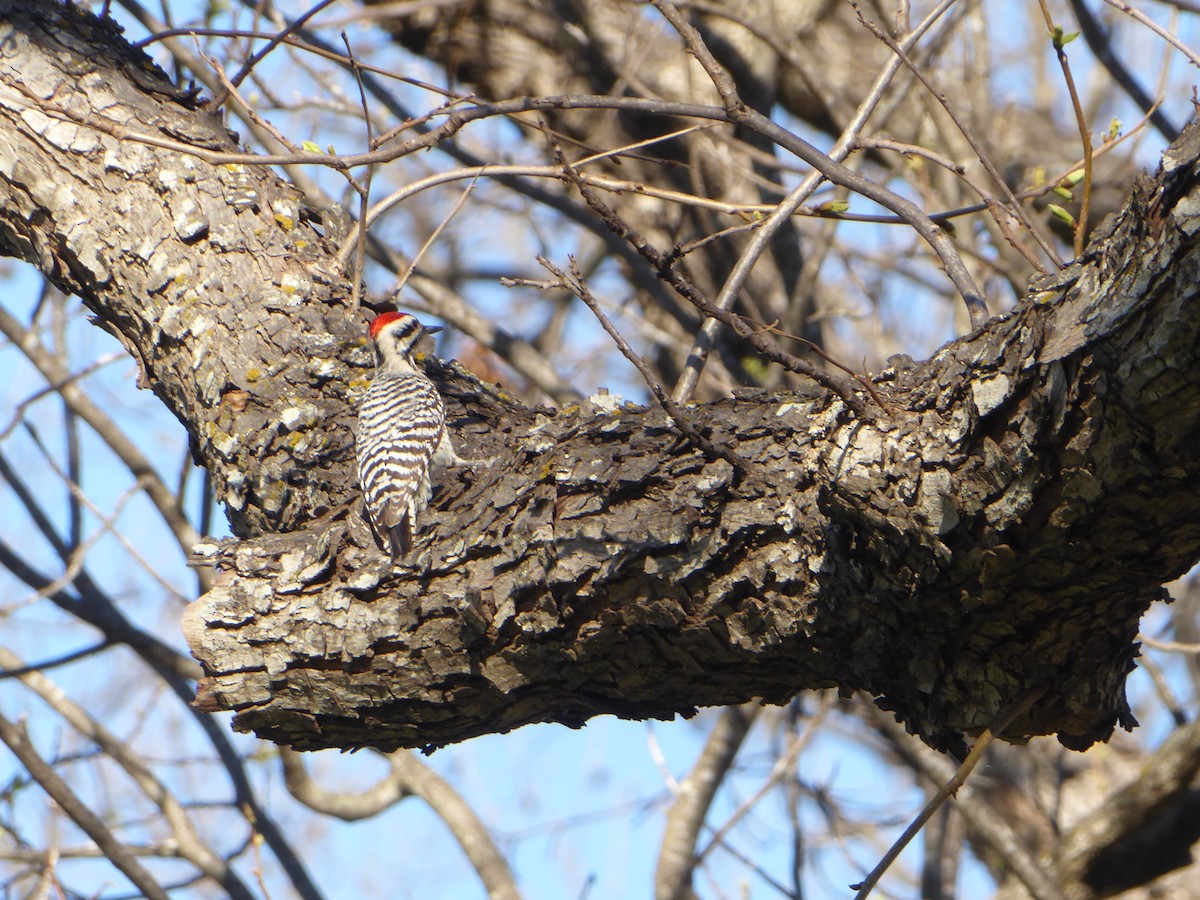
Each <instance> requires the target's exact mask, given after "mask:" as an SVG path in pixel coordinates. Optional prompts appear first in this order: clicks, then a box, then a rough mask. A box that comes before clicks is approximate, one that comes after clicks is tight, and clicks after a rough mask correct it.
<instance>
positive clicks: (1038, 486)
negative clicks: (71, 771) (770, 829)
mask: <svg viewBox="0 0 1200 900" xmlns="http://www.w3.org/2000/svg"><path fill="white" fill-rule="evenodd" d="M0 12H2V13H3V16H0V47H3V48H4V55H3V58H2V59H0V248H2V249H3V252H4V253H5V254H6V255H11V256H17V257H20V258H23V259H26V260H29V261H31V262H33V263H34V264H36V265H37V266H38V267H39V268H40V269H41V270H42V271H43V272H45V273H46V274H47V276H48V277H50V278H51V279H52V280H54V281H55V282H56V283H57V284H59V285H60V286H62V287H63V288H65V289H67V290H70V291H74V292H75V293H77V294H79V296H80V297H82V298H83V300H84V302H85V303H86V304H87V305H88V306H89V308H90V309H91V310H92V311H93V312H94V313H95V314H96V315H97V317H98V319H99V320H100V321H101V322H102V323H104V324H105V325H106V326H107V327H109V328H110V329H113V330H115V331H116V332H117V333H118V334H119V335H120V336H121V338H122V340H123V341H124V342H125V344H126V346H127V347H128V348H129V349H130V351H131V352H132V353H133V354H134V355H135V356H136V357H137V358H138V359H139V360H140V362H141V365H142V368H143V372H144V377H145V380H146V383H147V384H148V385H149V386H150V387H151V388H152V389H153V390H155V392H156V393H157V394H158V395H159V396H160V397H161V398H162V399H163V400H164V402H166V403H167V404H168V405H169V406H170V408H171V409H172V410H173V412H174V413H175V414H176V415H177V416H178V417H179V419H180V420H181V421H182V422H183V423H184V425H185V426H186V427H187V429H188V431H189V434H190V435H191V437H192V439H193V443H194V451H195V454H196V457H197V459H198V460H199V461H200V462H201V463H202V464H203V465H205V466H206V467H208V468H209V470H210V471H211V472H212V473H213V476H214V479H215V483H216V484H217V485H218V487H219V496H221V497H223V498H224V499H225V500H226V502H227V504H228V508H229V511H230V518H231V521H232V522H233V524H234V528H235V531H236V533H237V534H238V537H237V538H236V539H232V540H229V541H226V542H222V543H219V544H205V545H202V546H201V547H200V548H199V549H198V556H199V557H200V558H201V559H203V560H204V561H205V562H207V563H208V564H211V565H214V566H216V567H217V571H218V575H217V579H216V582H217V583H216V585H215V587H214V588H213V590H212V591H211V592H210V593H208V594H207V595H205V596H204V597H202V598H201V599H200V600H199V601H198V602H197V603H195V604H194V605H193V606H192V607H191V608H190V609H189V611H188V613H187V616H186V623H185V627H186V633H187V637H188V640H189V643H190V645H191V647H192V649H193V652H194V653H195V655H196V656H197V658H198V659H199V660H200V661H201V663H202V664H203V666H204V668H205V672H206V675H205V678H204V679H203V681H202V682H201V684H200V690H199V701H198V702H200V703H201V704H202V705H203V706H204V708H208V709H214V710H215V709H232V710H234V711H235V712H236V713H237V716H236V718H235V727H237V728H239V729H245V730H254V731H255V732H257V733H258V734H259V735H261V736H263V737H266V738H269V739H271V740H275V741H278V742H281V743H286V744H290V745H292V746H294V747H297V748H301V749H312V748H318V747H331V746H336V747H343V748H346V747H359V746H374V747H379V748H385V749H386V748H393V747H397V746H421V747H433V746H438V745H442V744H446V743H450V742H453V741H458V740H462V739H465V738H468V737H471V736H473V735H478V734H482V733H486V732H498V731H504V730H508V729H511V728H515V727H517V726H520V725H522V724H525V723H527V722H533V721H557V722H563V723H565V724H569V725H581V724H582V723H583V722H585V721H586V720H587V719H588V718H589V717H591V716H594V715H598V714H602V713H612V714H616V715H619V716H624V717H631V718H650V717H667V716H672V715H674V714H677V713H684V714H688V713H690V712H691V711H693V710H695V709H696V708H697V707H699V706H707V705H714V704H729V703H737V702H742V701H746V700H748V699H752V698H761V699H762V700H764V701H766V702H772V703H778V702H782V701H784V700H786V699H787V698H788V697H790V696H792V695H794V694H795V693H796V692H797V691H800V690H804V689H807V688H815V687H830V686H838V687H839V688H843V689H846V690H852V689H862V690H866V691H869V692H871V693H873V694H875V695H876V696H878V697H879V698H880V702H881V704H883V705H885V707H886V708H888V709H891V710H893V711H894V712H895V713H896V714H897V715H898V716H901V717H902V718H903V719H904V721H905V723H906V725H907V726H908V727H909V729H910V730H912V731H915V732H917V733H919V734H920V735H921V736H922V737H924V738H925V739H926V740H928V741H929V742H931V743H932V744H934V745H935V746H939V747H944V748H950V749H954V748H956V747H959V746H960V745H961V734H962V733H964V732H966V733H971V732H977V731H978V730H980V729H981V728H983V727H985V726H986V725H988V724H989V722H990V721H992V720H993V719H994V718H995V717H996V716H997V715H998V714H999V713H1001V712H1002V711H1003V710H1004V709H1006V708H1007V707H1009V706H1011V705H1012V704H1013V703H1015V702H1017V701H1018V700H1019V699H1021V698H1022V697H1023V696H1025V695H1026V693H1027V692H1028V691H1030V690H1041V691H1045V695H1044V696H1043V697H1042V698H1041V699H1040V700H1039V701H1038V702H1037V703H1036V704H1035V705H1034V706H1033V708H1032V709H1031V710H1030V712H1029V713H1028V714H1026V715H1024V716H1023V717H1021V718H1020V719H1019V720H1018V721H1017V722H1016V723H1015V724H1014V725H1013V727H1012V729H1011V730H1010V732H1009V734H1008V736H1009V737H1010V738H1014V739H1016V738H1020V737H1022V736H1027V735H1033V734H1049V733H1057V734H1058V737H1059V739H1060V740H1061V741H1062V742H1063V743H1064V744H1066V745H1067V746H1071V747H1086V746H1087V745H1089V744H1091V743H1092V742H1094V741H1097V740H1103V739H1105V738H1107V737H1108V736H1109V735H1110V734H1111V732H1112V730H1113V728H1114V726H1115V725H1116V724H1118V723H1119V724H1122V725H1125V726H1127V727H1128V726H1129V725H1131V724H1132V722H1131V717H1130V714H1129V710H1128V706H1127V705H1126V702H1125V697H1124V681H1125V677H1126V675H1127V674H1128V672H1129V671H1130V669H1131V667H1132V665H1133V659H1134V657H1135V656H1136V645H1135V644H1134V642H1133V641H1134V636H1135V634H1136V631H1137V624H1138V618H1139V616H1140V615H1141V613H1142V612H1143V611H1144V610H1145V609H1146V607H1147V606H1148V605H1149V604H1150V603H1152V602H1153V601H1154V600H1155V599H1158V598H1160V597H1161V596H1162V594H1163V592H1162V589H1161V587H1160V586H1161V585H1162V584H1163V583H1164V582H1165V581H1168V580H1170V579H1173V578H1175V577H1177V576H1178V575H1179V574H1181V573H1182V572H1184V571H1185V570H1186V569H1187V568H1188V567H1189V566H1190V565H1191V564H1192V563H1193V562H1194V561H1195V560H1196V559H1197V556H1198V555H1200V459H1198V456H1200V382H1197V380H1196V379H1195V377H1194V372H1195V371H1196V369H1197V365H1198V364H1200V360H1197V346H1198V343H1200V342H1198V340H1197V337H1198V335H1197V329H1198V327H1200V315H1197V309H1196V306H1197V301H1196V296H1197V291H1198V290H1200V287H1198V285H1200V252H1198V240H1200V239H1198V236H1197V231H1198V230H1200V162H1198V160H1200V131H1198V130H1197V129H1195V128H1192V129H1190V130H1189V131H1188V132H1187V133H1186V134H1185V135H1184V137H1183V138H1181V140H1180V142H1179V143H1178V144H1177V145H1176V146H1175V147H1173V148H1172V150H1171V151H1170V152H1169V153H1168V154H1167V156H1166V157H1165V161H1166V165H1165V167H1164V169H1163V170H1162V171H1161V172H1160V173H1159V175H1158V176H1157V177H1156V178H1155V179H1154V180H1150V179H1144V180H1143V181H1142V182H1141V183H1140V184H1139V186H1138V188H1137V190H1136V192H1135V195H1134V197H1133V198H1132V200H1131V201H1130V203H1129V205H1128V207H1127V208H1126V209H1125V211H1124V212H1123V213H1122V214H1121V216H1120V217H1119V218H1118V220H1117V221H1116V222H1115V223H1113V225H1112V226H1111V227H1110V228H1109V229H1106V231H1105V233H1104V234H1103V235H1100V236H1098V238H1097V239H1096V240H1095V241H1094V242H1093V244H1092V248H1091V250H1090V251H1089V253H1088V254H1087V256H1086V257H1085V258H1084V259H1083V260H1082V261H1081V262H1080V263H1079V264H1077V265H1076V266H1074V267H1073V268H1072V269H1070V270H1068V271H1067V272H1065V273H1063V274H1062V276H1061V277H1060V278H1059V279H1058V280H1057V281H1056V282H1055V283H1054V284H1048V285H1045V288H1046V289H1045V290H1044V291H1043V292H1042V293H1040V294H1037V295H1036V296H1035V297H1034V298H1032V299H1031V300H1030V301H1028V302H1026V303H1025V304H1023V305H1021V306H1020V307H1019V308H1018V309H1017V310H1016V311H1015V312H1013V313H1012V314H1010V315H1008V316H1006V317H1003V318H1000V319H996V320H993V321H992V322H991V323H989V324H988V326H987V327H985V328H983V329H980V330H978V331H976V332H975V333H973V334H970V335H967V336H966V337H964V338H962V339H960V340H958V341H955V342H953V343H951V344H949V345H947V346H946V347H945V348H943V349H942V350H941V351H940V352H939V353H937V354H936V355H935V356H934V357H933V358H932V359H930V360H928V361H927V362H924V363H919V364H918V363H914V362H912V361H911V360H908V359H904V358H897V359H895V360H893V364H892V365H891V366H890V367H889V368H888V369H887V370H886V371H885V372H883V373H881V374H880V375H879V376H878V379H877V384H878V390H879V392H880V394H881V396H882V397H883V399H884V400H885V402H886V404H887V406H888V410H886V411H884V410H877V411H876V414H875V416H874V418H873V419H869V420H867V419H861V418H856V417H855V416H853V415H852V414H851V413H850V412H849V411H848V410H847V408H846V406H845V404H844V403H843V402H842V401H841V400H840V399H838V398H837V397H835V396H831V395H830V394H828V393H826V392H824V391H819V390H815V389H814V390H811V391H808V392H800V393H789V394H781V395H769V394H765V393H764V394H756V393H750V394H745V395H743V396H739V397H737V398H735V399H730V400H725V401H721V402H716V403H712V404H705V405H701V406H698V407H695V408H694V409H692V410H691V411H690V415H691V416H692V417H693V419H694V422H695V423H696V425H697V426H698V427H700V428H701V429H703V430H704V431H705V432H706V433H708V434H709V435H710V436H712V437H713V438H714V439H715V440H718V441H720V442H723V443H725V444H727V445H729V446H731V447H732V448H733V449H734V450H735V452H736V453H737V454H738V455H739V456H740V457H742V459H743V460H745V461H746V463H747V464H748V467H749V471H750V474H749V475H748V476H746V477H743V478H739V477H735V473H734V472H733V470H732V467H731V466H730V465H729V463H727V462H725V461H724V460H718V461H715V462H714V461H710V460H706V459H705V457H704V456H703V455H702V454H700V453H699V452H697V451H696V450H695V449H694V448H692V447H691V446H689V445H688V444H686V443H685V442H684V441H683V440H682V439H681V438H680V437H679V435H678V433H677V432H676V430H675V429H674V428H673V427H672V426H671V425H670V424H669V423H668V422H667V421H666V419H665V418H664V416H662V415H661V414H660V413H658V412H656V411H653V410H646V409H642V408H638V407H633V406H624V407H622V408H620V409H617V410H612V411H603V410H598V409H595V408H592V407H590V406H587V405H585V406H584V407H581V408H568V409H564V410H562V411H560V412H559V413H557V414H551V413H550V412H548V411H534V410H528V409H525V408H523V407H521V406H519V405H518V404H516V403H514V402H513V401H511V399H509V398H507V397H506V396H505V395H504V394H503V392H500V391H494V390H489V389H486V388H485V387H484V386H482V385H479V384H477V383H475V382H472V381H471V379H470V378H469V377H468V376H466V375H465V373H462V372H461V371H460V370H457V369H456V368H454V367H448V366H442V365H440V364H436V365H434V367H433V368H434V372H435V374H437V375H438V376H439V377H440V378H441V379H442V381H443V384H444V386H445V390H446V393H447V395H448V398H449V400H450V401H451V405H452V408H453V410H454V411H455V414H456V415H457V416H458V417H459V422H460V425H461V426H462V427H460V428H459V429H458V430H457V435H458V437H457V443H458V446H459V450H460V453H462V454H463V455H464V456H473V457H479V456H489V455H490V456H492V457H494V458H496V460H497V463H498V464H497V465H494V466H492V467H490V468H488V469H485V470H480V471H479V472H477V473H474V474H463V473H454V474H453V475H451V476H448V477H446V478H444V479H443V480H442V482H441V485H440V490H439V493H438V495H437V497H436V498H435V508H434V509H432V510H431V511H430V513H429V514H428V515H427V516H426V517H425V519H424V522H423V527H422V529H421V534H420V537H419V540H418V548H417V553H416V559H415V560H414V564H413V565H412V566H410V567H406V568H404V569H402V570H400V571H397V572H392V571H391V570H390V568H389V565H388V563H387V560H386V558H385V557H384V556H383V555H382V554H381V553H380V552H379V550H378V549H377V548H376V547H375V546H374V544H373V542H372V540H371V538H370V536H369V534H368V533H367V531H366V529H365V527H364V525H363V524H362V520H361V517H360V515H359V513H358V509H357V505H356V504H355V503H353V502H352V501H354V499H355V484H354V478H353V475H352V471H351V462H350V459H351V455H352V454H351V452H350V451H351V425H352V421H353V412H352V410H353V402H354V399H355V397H356V396H357V395H358V393H359V392H360V391H361V390H362V388H363V387H364V386H365V381H366V378H367V376H368V374H369V373H368V372H367V370H366V369H365V368H364V367H365V365H366V364H367V362H368V360H367V357H366V353H365V348H364V346H363V339H362V333H363V328H364V322H365V318H366V317H365V315H362V314H358V313H355V312H354V311H352V310H350V309H349V308H348V303H347V298H348V290H347V286H346V285H345V283H344V281H343V280H342V279H341V278H340V277H339V276H338V275H337V274H336V272H335V270H334V268H333V264H332V255H331V250H330V248H329V247H328V246H326V244H325V242H324V241H323V239H322V238H321V236H320V235H319V234H318V233H317V232H316V231H315V230H314V229H313V227H312V225H311V223H310V222H309V221H307V219H306V218H305V216H304V212H303V210H302V209H301V208H300V205H299V201H298V200H297V198H296V195H295V194H294V192H292V191H291V190H289V189H288V188H287V187H286V186H284V185H282V184H280V183H278V182H277V181H275V180H274V178H273V176H272V175H271V174H270V172H269V170H267V169H266V168H264V167H253V166H247V167H244V168H238V167H230V166H228V165H212V164H210V163H209V162H208V161H206V159H205V158H204V157H203V153H204V151H211V150H222V151H227V152H234V151H236V146H235V144H234V142H233V140H232V139H231V137H230V136H229V135H228V134H227V133H225V131H224V130H223V129H222V128H221V127H220V126H219V125H218V124H217V123H216V122H215V121H213V120H212V118H211V117H210V116H209V114H208V113H206V111H205V110H204V108H203V106H202V105H200V104H198V103H197V102H196V101H195V99H194V98H192V97H190V96H187V95H183V94H180V92H178V91H177V90H176V89H174V88H173V87H172V86H171V85H170V84H169V83H167V82H166V81H165V80H164V79H163V78H162V76H161V75H160V74H159V73H158V72H156V71H155V70H153V69H152V68H151V67H150V66H149V64H148V63H146V62H145V60H144V59H143V58H142V57H140V55H138V54H136V53H133V52H132V51H131V50H130V49H129V48H128V46H127V45H126V44H125V43H124V42H123V40H122V39H121V38H120V37H119V36H118V35H117V34H115V33H114V32H113V31H112V30H111V29H110V28H108V27H107V26H105V25H103V24H100V23H97V21H96V20H94V19H92V18H90V17H88V16H85V15H82V14H80V13H78V12H75V11H73V10H72V9H71V8H69V7H62V6H59V5H57V4H52V3H46V4H42V3H36V4H17V3H14V2H0ZM180 145H189V146H191V147H193V148H197V150H198V152H199V153H200V155H199V156H197V155H195V151H194V152H193V153H192V154H188V153H183V152H180ZM252 192H253V195H252Z"/></svg>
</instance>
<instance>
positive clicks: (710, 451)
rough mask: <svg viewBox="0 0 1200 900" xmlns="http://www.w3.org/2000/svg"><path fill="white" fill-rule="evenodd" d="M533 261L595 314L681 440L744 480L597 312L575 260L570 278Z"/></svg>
mask: <svg viewBox="0 0 1200 900" xmlns="http://www.w3.org/2000/svg"><path fill="white" fill-rule="evenodd" d="M537 261H538V263H539V264H540V265H541V266H542V267H543V268H544V269H546V271H547V272H549V273H550V274H551V275H553V276H554V277H555V278H556V279H558V281H557V286H558V287H562V288H565V289H566V290H569V291H570V292H571V293H572V294H574V295H575V296H576V297H578V298H579V299H580V300H582V301H583V303H584V305H585V306H587V308H588V309H590V310H591V311H592V312H593V313H594V314H595V316H596V319H597V320H598V321H599V322H600V327H602V328H603V329H604V330H605V331H606V332H608V336H609V337H611V338H612V339H613V342H614V343H615V344H616V345H617V349H619V350H620V351H621V353H622V354H623V355H624V356H625V358H626V359H627V360H629V361H630V362H631V363H633V367H634V368H635V369H637V370H638V372H639V373H640V374H641V376H642V378H644V379H645V381H646V384H647V386H648V387H649V388H650V392H651V393H652V394H653V395H654V399H656V400H657V401H658V403H659V405H660V406H661V407H662V408H663V411H664V412H666V414H667V415H668V416H670V417H671V421H672V422H674V423H675V427H677V428H678V429H679V430H680V431H681V432H682V433H683V436H684V437H685V438H687V439H688V441H689V442H691V444H692V445H693V446H694V447H696V448H697V449H698V450H699V451H700V452H701V453H703V454H704V455H705V457H706V458H708V459H709V460H716V459H723V460H725V461H726V462H727V463H729V464H730V465H731V466H733V468H734V469H735V470H736V471H737V472H738V474H739V475H740V476H741V477H743V478H744V477H746V476H748V475H749V474H750V465H749V464H748V463H747V462H746V461H745V460H744V459H742V458H741V457H740V456H738V455H737V453H735V452H734V451H733V450H731V449H729V448H728V447H726V446H724V445H723V444H717V443H716V442H714V441H711V440H709V439H708V438H706V437H705V436H704V435H702V434H701V433H700V432H699V431H698V430H697V429H696V426H695V425H693V424H692V423H691V421H690V420H689V419H688V417H687V416H686V415H685V414H684V412H683V409H682V408H681V407H680V406H679V405H678V404H677V403H675V401H673V400H672V399H671V398H670V397H668V396H667V392H666V391H665V390H664V389H663V386H662V385H661V384H659V383H658V379H656V378H655V377H654V373H653V372H651V371H650V367H649V366H647V365H646V362H645V360H643V359H642V358H641V357H640V356H638V354H637V353H635V352H634V350H633V348H632V347H630V346H629V342H628V341H626V340H625V338H624V337H623V336H622V335H621V332H619V331H617V329H616V327H615V326H614V325H613V323H612V322H611V321H610V320H609V318H608V316H606V315H605V314H604V310H602V309H601V308H600V304H599V303H597V302H596V298H595V297H593V296H592V292H591V291H590V290H589V289H588V286H587V284H586V283H585V282H584V280H583V276H582V275H580V274H579V268H578V266H577V265H576V263H575V257H573V256H572V257H571V277H570V278H568V277H567V276H566V275H565V274H564V273H563V272H562V270H561V269H559V268H558V267H557V266H555V265H554V263H552V262H550V260H548V259H546V258H545V257H544V256H539V257H538V258H537Z"/></svg>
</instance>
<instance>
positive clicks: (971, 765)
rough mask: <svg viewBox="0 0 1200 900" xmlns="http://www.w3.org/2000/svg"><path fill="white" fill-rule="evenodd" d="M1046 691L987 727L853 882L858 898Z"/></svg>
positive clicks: (1027, 695) (1024, 700) (1041, 690)
mask: <svg viewBox="0 0 1200 900" xmlns="http://www.w3.org/2000/svg"><path fill="white" fill-rule="evenodd" d="M1045 693H1046V689H1045V688H1034V689H1032V690H1029V691H1026V692H1025V694H1024V695H1023V696H1021V697H1020V698H1019V699H1018V700H1017V701H1016V702H1015V703H1013V705H1012V706H1011V707H1009V708H1008V709H1007V710H1005V711H1004V712H1003V713H1001V714H1000V715H999V716H997V717H996V720H995V721H994V722H992V724H991V725H989V726H988V727H987V728H985V729H984V731H983V733H982V734H981V735H979V737H978V738H977V739H976V740H975V745H974V746H973V747H972V748H971V752H970V753H968V754H967V758H966V759H964V760H963V761H962V765H960V766H959V767H958V771H957V772H955V773H954V777H953V778H951V779H950V780H949V781H947V782H946V783H945V784H944V785H942V787H941V788H940V789H939V790H938V791H937V793H935V794H934V795H933V797H932V798H930V800H929V802H928V803H927V804H926V805H925V808H924V809H923V810H921V812H920V813H919V814H918V815H917V817H916V818H915V819H913V820H912V822H911V823H910V824H909V826H908V827H907V828H906V829H904V833H903V834H901V835H900V837H899V838H897V839H896V842H895V843H894V844H892V846H891V847H890V848H889V849H888V852H887V853H885V854H884V855H883V859H881V860H880V861H879V864H878V865H877V866H876V867H875V868H874V869H872V870H871V872H870V874H868V875H867V877H866V878H864V879H863V880H862V881H861V882H860V883H859V884H852V885H850V888H851V890H854V891H857V893H856V894H855V895H854V896H855V900H865V898H866V897H867V896H869V895H870V893H871V891H872V890H873V889H874V888H875V885H876V884H878V883H879V879H880V878H882V877H883V873H884V872H886V871H887V870H888V867H889V866H891V864H892V863H893V862H895V861H896V857H898V856H899V855H900V852H901V851H902V850H903V849H904V848H905V847H907V846H908V844H909V843H910V842H911V841H912V839H913V838H914V837H916V836H917V834H919V833H920V831H921V829H922V828H923V827H924V825H925V823H926V822H928V821H929V817H930V816H932V815H933V814H934V813H935V812H937V810H938V809H939V808H940V807H941V806H942V804H943V803H945V802H946V801H947V800H948V799H949V798H950V797H952V796H954V795H955V794H956V793H957V792H958V789H959V788H961V787H962V786H963V784H965V783H966V780H967V778H968V777H969V776H970V774H971V773H972V772H973V771H974V770H975V767H976V766H977V765H978V764H979V761H980V760H981V759H982V758H983V754H984V752H985V751H986V750H987V748H988V747H990V746H991V744H992V742H993V741H995V739H996V738H997V737H999V736H1000V735H1002V734H1004V730H1005V729H1006V728H1008V726H1009V725H1011V724H1012V722H1013V720H1014V719H1016V718H1017V717H1018V716H1020V715H1021V714H1022V713H1024V712H1025V711H1026V710H1027V709H1029V707H1031V706H1033V704H1034V703H1036V702H1037V701H1038V700H1039V699H1040V698H1041V697H1042V695H1043V694H1045Z"/></svg>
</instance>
